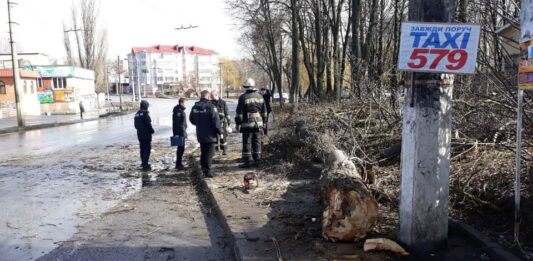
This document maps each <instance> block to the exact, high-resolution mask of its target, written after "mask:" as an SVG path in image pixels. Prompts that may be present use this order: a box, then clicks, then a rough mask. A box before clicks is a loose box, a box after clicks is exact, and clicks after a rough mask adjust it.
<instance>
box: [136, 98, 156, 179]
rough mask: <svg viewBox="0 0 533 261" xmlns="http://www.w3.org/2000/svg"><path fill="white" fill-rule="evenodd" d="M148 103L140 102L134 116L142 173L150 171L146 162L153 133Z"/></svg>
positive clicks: (148, 157) (150, 148)
mask: <svg viewBox="0 0 533 261" xmlns="http://www.w3.org/2000/svg"><path fill="white" fill-rule="evenodd" d="M148 106H149V104H148V102H147V101H144V100H143V101H141V108H140V109H139V111H138V112H137V113H136V114H135V119H134V121H135V129H137V138H138V139H139V147H140V151H141V162H142V164H141V167H142V169H143V170H144V171H148V170H151V169H152V168H151V166H150V164H148V161H149V159H150V151H151V150H152V134H154V133H155V131H154V128H153V127H152V119H151V118H150V113H149V112H148Z"/></svg>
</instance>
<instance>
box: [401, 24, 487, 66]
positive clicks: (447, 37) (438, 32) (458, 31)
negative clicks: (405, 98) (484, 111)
mask: <svg viewBox="0 0 533 261" xmlns="http://www.w3.org/2000/svg"><path fill="white" fill-rule="evenodd" d="M480 29H481V28H480V26H479V25H477V24H449V23H446V24H437V23H421V22H405V23H402V32H401V33H402V35H401V40H400V53H399V61H398V69H399V70H401V71H410V72H435V73H437V72H441V73H457V74H471V73H474V72H475V71H476V61H477V51H478V47H479V34H480Z"/></svg>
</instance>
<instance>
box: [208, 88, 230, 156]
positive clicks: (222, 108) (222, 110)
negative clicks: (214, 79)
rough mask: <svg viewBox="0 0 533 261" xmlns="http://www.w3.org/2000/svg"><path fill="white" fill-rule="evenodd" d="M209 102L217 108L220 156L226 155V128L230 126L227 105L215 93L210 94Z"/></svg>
mask: <svg viewBox="0 0 533 261" xmlns="http://www.w3.org/2000/svg"><path fill="white" fill-rule="evenodd" d="M211 102H212V103H213V105H214V106H215V107H216V108H217V111H218V117H219V118H220V124H221V125H222V133H223V135H221V136H220V142H219V146H220V150H222V155H226V154H227V146H228V127H229V126H230V118H229V110H228V105H227V104H226V101H224V100H223V99H222V97H218V94H216V93H215V92H213V93H212V94H211Z"/></svg>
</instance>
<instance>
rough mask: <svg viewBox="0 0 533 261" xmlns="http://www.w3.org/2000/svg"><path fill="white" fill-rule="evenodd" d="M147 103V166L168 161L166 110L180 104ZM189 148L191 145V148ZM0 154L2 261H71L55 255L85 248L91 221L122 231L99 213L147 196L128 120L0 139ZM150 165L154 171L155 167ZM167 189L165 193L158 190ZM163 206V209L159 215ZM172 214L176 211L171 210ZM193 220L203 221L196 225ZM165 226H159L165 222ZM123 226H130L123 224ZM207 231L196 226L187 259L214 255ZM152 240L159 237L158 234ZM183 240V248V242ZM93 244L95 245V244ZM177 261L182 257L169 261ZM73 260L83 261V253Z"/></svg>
mask: <svg viewBox="0 0 533 261" xmlns="http://www.w3.org/2000/svg"><path fill="white" fill-rule="evenodd" d="M149 101H150V103H151V106H150V112H151V116H152V120H153V125H154V128H155V130H156V136H154V140H155V143H159V144H155V146H154V149H155V151H154V153H153V156H152V157H151V160H152V162H157V160H158V159H160V158H161V157H162V156H163V155H165V154H169V153H172V154H171V155H173V149H171V148H169V147H168V145H167V144H168V137H169V136H170V135H171V129H172V119H171V111H172V108H173V107H174V106H175V105H176V103H177V100H168V99H149ZM193 103H194V101H189V106H188V109H187V113H189V112H190V107H192V105H193ZM228 105H229V107H230V110H231V111H233V112H234V110H235V106H236V105H235V103H231V102H229V103H228ZM188 132H189V133H190V135H189V139H191V137H194V132H195V129H194V126H191V125H189V129H188ZM193 139H194V138H193ZM189 144H191V145H193V146H194V142H190V143H189ZM0 148H1V149H0V197H1V198H2V200H0V209H1V210H2V211H0V260H32V259H33V260H34V259H37V258H39V257H43V258H45V257H48V258H50V257H51V258H52V259H48V260H69V258H68V257H65V256H64V255H63V256H62V255H60V254H61V253H63V254H64V252H61V251H59V250H58V249H63V250H64V249H66V248H65V247H67V248H68V247H69V244H72V242H74V241H72V240H79V242H84V241H83V240H84V239H83V238H82V237H81V239H80V237H79V234H80V233H81V232H83V230H84V229H87V228H90V227H91V224H93V223H94V222H97V223H98V222H103V221H105V222H104V223H105V224H108V225H109V224H114V226H116V227H121V226H120V224H119V223H117V221H121V220H122V219H118V220H114V219H110V217H112V216H113V215H110V216H105V215H104V214H105V213H107V211H110V210H112V209H113V208H116V207H117V206H119V207H120V206H123V203H124V202H125V201H128V199H130V198H134V197H138V196H139V195H148V194H143V193H146V192H147V191H146V189H145V188H142V186H141V181H140V178H139V173H138V171H137V166H138V165H139V159H138V158H139V156H138V145H137V141H136V134H135V130H134V128H133V113H132V114H128V115H125V116H120V117H115V118H106V119H101V120H98V121H92V122H85V123H80V124H75V125H70V126H63V127H56V128H49V129H42V130H34V131H28V132H24V133H10V134H3V135H0ZM155 165H156V166H157V163H156V164H155ZM186 182H187V181H186ZM187 186H188V187H190V184H189V185H186V186H175V188H174V190H172V189H170V190H161V191H160V195H159V196H161V197H163V199H160V198H159V199H153V200H154V201H156V202H160V203H161V202H166V203H168V204H172V200H170V198H172V197H173V196H174V195H180V194H182V193H184V192H183V191H179V188H181V187H184V189H189V188H188V187H187ZM166 187H168V186H162V188H166ZM167 189H168V188H167ZM152 192H153V190H152ZM156 196H157V195H154V197H156ZM140 198H144V197H143V196H141V197H140ZM191 200H192V201H189V202H188V203H187V202H185V203H187V204H185V205H186V206H187V207H190V206H189V205H191V204H190V203H191V202H195V201H198V198H192V199H191ZM169 202H171V203H169ZM152 203H153V202H152ZM174 203H175V202H174ZM161 204H162V203H161ZM149 205H150V204H149ZM152 205H153V204H152ZM164 206H165V205H164V204H163V205H161V208H164ZM173 208H176V206H175V204H174V205H173ZM192 208H193V210H194V208H196V210H194V211H193V210H191V213H196V215H198V213H203V210H202V207H201V204H199V203H198V202H196V204H192ZM176 209H179V208H176ZM148 212H149V211H148ZM160 217H162V216H160ZM184 218H187V217H184ZM196 220H202V219H199V218H196ZM113 222H115V223H113ZM162 222H163V220H162ZM176 222H177V223H174V224H173V228H175V229H176V230H174V231H175V232H176V231H177V232H176V233H177V234H178V235H180V233H179V229H180V228H190V227H189V226H187V225H185V224H186V223H187V222H186V219H180V220H177V221H176ZM162 224H163V226H164V222H163V223H162ZM202 224H203V225H202ZM122 225H124V226H126V225H131V224H129V223H127V222H125V223H123V224H122ZM202 226H203V228H202ZM211 226H212V225H209V222H207V220H204V221H203V223H202V222H198V225H196V227H197V228H198V229H199V230H198V231H202V229H203V231H204V232H203V233H202V232H198V231H196V232H198V233H199V234H202V235H203V236H204V238H202V239H199V241H198V242H200V243H198V244H197V245H196V246H194V247H193V246H189V247H188V248H187V249H189V250H191V251H189V252H187V253H189V254H194V253H195V251H193V250H195V249H197V250H199V249H204V250H205V249H208V250H209V249H211V250H212V251H214V250H216V249H218V248H217V247H215V246H213V245H212V244H213V242H215V241H213V240H212V239H211V240H209V238H210V236H211V231H212V230H213V229H212V228H210V227H211ZM162 230H163V229H162ZM205 231H208V232H209V233H207V232H205ZM149 232H150V231H149ZM149 232H148V233H149ZM182 232H183V231H182ZM153 234H155V235H157V234H156V233H155V232H154V233H153ZM182 234H183V235H186V233H182ZM206 236H207V237H206ZM217 237H219V236H217ZM102 238H105V237H103V236H102ZM178 238H179V237H178ZM183 240H184V241H183V242H185V241H188V240H185V239H183ZM124 242H128V240H125V241H124ZM131 242H132V243H131V244H133V245H135V242H137V243H139V242H138V241H136V240H134V239H132V240H131ZM172 242H173V246H175V247H178V248H179V247H181V246H180V245H179V244H180V243H179V242H178V241H172ZM183 242H182V243H183ZM90 243H95V244H96V242H90ZM219 243H220V242H217V244H219ZM131 244H130V245H128V244H127V243H124V244H121V243H120V242H118V245H113V246H111V247H118V248H120V247H122V246H124V247H127V246H129V248H125V249H130V250H131V249H133V248H132V247H131V246H132V245H131ZM139 244H140V243H139ZM167 245H168V244H167ZM70 246H72V245H70ZM57 247H59V248H58V249H56V250H55V252H54V253H56V255H55V256H54V254H53V253H51V254H48V253H49V252H50V251H52V250H54V249H55V248H57ZM105 247H109V245H107V246H105ZM146 247H148V248H153V249H156V250H157V251H162V252H165V253H166V252H168V251H169V250H168V249H167V248H168V246H165V245H164V244H161V246H156V245H152V246H146V245H138V246H135V247H134V248H135V249H137V250H139V249H145V248H146ZM165 247H167V248H165ZM197 247H198V248H197ZM153 249H152V250H153ZM204 250H202V251H203V252H202V253H204V254H205V255H206V256H210V255H211V254H213V253H214V252H209V251H207V252H206V251H204ZM217 251H218V250H217ZM215 252H216V251H215ZM79 253H81V252H79ZM129 253H130V254H131V256H136V254H135V253H136V252H135V251H133V250H132V252H129ZM157 253H160V252H157ZM217 253H218V252H217ZM167 254H168V253H167ZM131 256H130V257H131ZM163 256H165V255H155V254H154V255H152V256H148V257H146V258H147V259H152V260H159V259H164V260H166V259H165V258H167V257H169V256H168V255H166V257H165V258H163ZM124 257H125V258H126V257H128V255H125V256H124ZM174 257H186V256H176V255H174ZM117 258H118V257H117ZM74 259H77V260H78V259H80V260H84V258H83V255H82V254H80V255H78V256H77V257H76V258H74ZM126 259H127V258H126ZM126 259H124V260H126ZM178 259H183V258H178ZM45 260H46V259H45ZM87 260H89V259H87ZM128 260H135V259H128ZM191 260H193V259H191ZM213 260H216V259H213Z"/></svg>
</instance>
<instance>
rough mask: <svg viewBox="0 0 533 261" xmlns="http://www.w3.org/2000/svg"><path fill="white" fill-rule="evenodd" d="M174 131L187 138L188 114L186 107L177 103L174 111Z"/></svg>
mask: <svg viewBox="0 0 533 261" xmlns="http://www.w3.org/2000/svg"><path fill="white" fill-rule="evenodd" d="M172 133H173V134H174V136H176V135H179V136H181V137H185V138H187V114H186V113H185V107H183V106H181V105H179V104H178V105H176V107H174V110H173V111H172Z"/></svg>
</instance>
